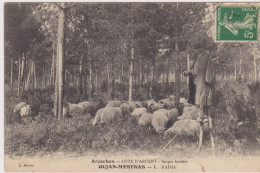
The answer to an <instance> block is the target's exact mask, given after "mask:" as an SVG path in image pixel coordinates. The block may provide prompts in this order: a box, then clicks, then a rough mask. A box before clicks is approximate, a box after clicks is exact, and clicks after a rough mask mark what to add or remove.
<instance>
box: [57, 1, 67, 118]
mask: <svg viewBox="0 0 260 173" xmlns="http://www.w3.org/2000/svg"><path fill="white" fill-rule="evenodd" d="M60 6H61V8H60V11H59V19H58V36H57V60H58V61H57V64H58V66H59V68H58V71H57V76H58V83H57V86H58V93H56V94H57V95H58V97H57V100H58V116H57V117H58V120H60V119H61V118H62V113H63V112H62V111H63V81H64V67H63V65H64V55H65V22H66V9H65V8H64V7H65V4H64V3H60Z"/></svg>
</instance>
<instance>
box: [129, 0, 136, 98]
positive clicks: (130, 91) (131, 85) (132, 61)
mask: <svg viewBox="0 0 260 173" xmlns="http://www.w3.org/2000/svg"><path fill="white" fill-rule="evenodd" d="M131 20H132V21H131V23H132V28H131V29H132V40H131V57H130V69H129V73H130V74H129V75H130V76H129V97H128V101H130V102H131V101H133V75H134V53H135V50H134V4H133V3H132V19H131Z"/></svg>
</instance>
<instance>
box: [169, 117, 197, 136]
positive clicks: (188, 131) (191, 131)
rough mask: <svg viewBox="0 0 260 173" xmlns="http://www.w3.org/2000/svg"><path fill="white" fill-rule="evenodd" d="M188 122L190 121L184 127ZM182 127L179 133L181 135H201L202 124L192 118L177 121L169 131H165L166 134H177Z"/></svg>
mask: <svg viewBox="0 0 260 173" xmlns="http://www.w3.org/2000/svg"><path fill="white" fill-rule="evenodd" d="M189 121H190V122H189ZM188 122H189V123H188ZM186 123H188V124H187V125H186V126H185V127H184V128H183V126H184V125H185V124H186ZM182 128H183V129H182ZM181 129H182V131H181V132H180V133H179V135H180V136H196V137H199V132H200V124H199V122H197V121H196V120H190V119H184V120H179V121H176V122H175V123H174V124H173V125H172V127H171V128H169V129H168V130H167V131H165V136H166V135H170V134H173V135H175V134H176V133H178V132H179V131H180V130H181Z"/></svg>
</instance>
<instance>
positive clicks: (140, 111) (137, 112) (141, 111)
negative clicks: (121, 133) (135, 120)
mask: <svg viewBox="0 0 260 173" xmlns="http://www.w3.org/2000/svg"><path fill="white" fill-rule="evenodd" d="M144 113H147V109H146V108H135V109H134V111H133V112H132V113H131V115H132V116H139V117H140V116H141V115H143V114H144Z"/></svg>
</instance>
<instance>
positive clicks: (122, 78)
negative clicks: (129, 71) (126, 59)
mask: <svg viewBox="0 0 260 173" xmlns="http://www.w3.org/2000/svg"><path fill="white" fill-rule="evenodd" d="M121 81H122V84H124V65H123V64H122V68H121Z"/></svg>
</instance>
